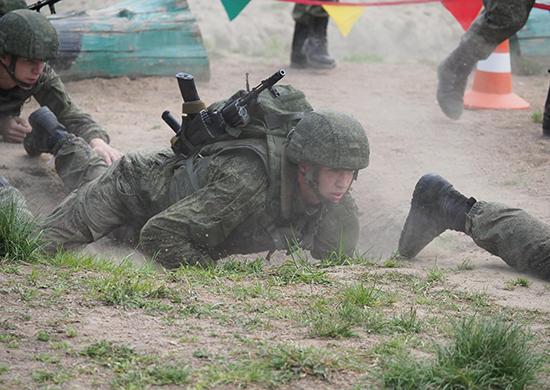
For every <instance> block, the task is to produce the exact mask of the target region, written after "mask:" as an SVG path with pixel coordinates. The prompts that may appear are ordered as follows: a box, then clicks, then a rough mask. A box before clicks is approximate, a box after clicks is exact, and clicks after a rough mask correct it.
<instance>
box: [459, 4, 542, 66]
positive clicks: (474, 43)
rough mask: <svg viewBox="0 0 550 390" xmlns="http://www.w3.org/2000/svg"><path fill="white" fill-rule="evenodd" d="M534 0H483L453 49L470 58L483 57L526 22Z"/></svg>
mask: <svg viewBox="0 0 550 390" xmlns="http://www.w3.org/2000/svg"><path fill="white" fill-rule="evenodd" d="M534 4H535V0H483V5H484V9H483V11H482V12H481V13H480V15H479V16H478V17H477V18H476V19H475V20H474V21H473V23H472V24H471V25H470V28H469V29H468V31H466V33H465V34H464V35H463V36H462V38H461V40H460V44H459V46H458V48H457V49H456V50H457V51H459V52H462V53H467V55H468V56H469V57H470V58H469V60H470V61H471V62H476V61H479V60H484V59H486V58H487V57H489V55H490V54H491V53H492V52H493V51H494V50H495V49H496V47H497V46H498V45H499V44H500V43H501V42H504V41H505V40H506V39H508V38H510V37H511V36H512V35H514V34H515V33H516V32H517V31H518V30H519V29H521V28H522V27H523V26H524V25H525V23H526V22H527V18H528V17H529V13H530V12H531V9H532V8H533V6H534Z"/></svg>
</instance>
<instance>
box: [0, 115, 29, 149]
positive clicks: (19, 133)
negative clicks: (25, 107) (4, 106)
mask: <svg viewBox="0 0 550 390" xmlns="http://www.w3.org/2000/svg"><path fill="white" fill-rule="evenodd" d="M31 130H32V128H31V126H30V125H29V122H27V121H26V120H25V119H23V118H19V117H17V116H9V117H7V118H3V119H1V120H0V134H2V136H3V137H4V140H5V141H7V142H13V143H21V142H23V139H25V135H27V133H28V132H30V131H31Z"/></svg>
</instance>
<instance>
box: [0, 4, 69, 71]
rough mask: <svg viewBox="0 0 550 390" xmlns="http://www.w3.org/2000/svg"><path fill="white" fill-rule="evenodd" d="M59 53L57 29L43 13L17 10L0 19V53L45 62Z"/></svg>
mask: <svg viewBox="0 0 550 390" xmlns="http://www.w3.org/2000/svg"><path fill="white" fill-rule="evenodd" d="M58 53H59V39H58V38H57V32H56V31H55V28H54V27H53V25H52V24H51V23H50V21H49V20H48V19H47V18H46V17H45V16H44V15H42V14H40V13H38V12H36V11H31V10H28V9H18V10H14V11H11V12H8V13H7V14H5V15H4V16H2V17H1V18H0V55H6V54H11V55H13V56H16V57H23V58H28V59H31V60H39V61H48V60H53V59H54V58H56V57H57V54H58Z"/></svg>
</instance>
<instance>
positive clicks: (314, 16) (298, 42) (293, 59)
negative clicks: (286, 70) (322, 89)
mask: <svg viewBox="0 0 550 390" xmlns="http://www.w3.org/2000/svg"><path fill="white" fill-rule="evenodd" d="M334 1H338V0H334ZM292 18H293V19H294V21H295V25H294V35H293V38H292V49H291V50H292V51H291V53H290V66H291V67H293V68H297V69H303V68H307V67H312V68H317V69H330V68H334V67H335V66H336V60H335V59H334V58H333V57H331V56H330V55H329V54H328V41H327V27H328V20H329V15H328V13H327V12H326V11H325V10H324V8H323V7H322V6H320V5H306V4H296V5H295V6H294V10H293V11H292Z"/></svg>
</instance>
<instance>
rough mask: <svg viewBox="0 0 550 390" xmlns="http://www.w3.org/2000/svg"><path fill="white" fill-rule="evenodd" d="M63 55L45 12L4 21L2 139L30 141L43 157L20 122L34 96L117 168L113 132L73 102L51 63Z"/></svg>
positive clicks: (23, 12)
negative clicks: (110, 132) (112, 144)
mask: <svg viewBox="0 0 550 390" xmlns="http://www.w3.org/2000/svg"><path fill="white" fill-rule="evenodd" d="M58 51H59V41H58V38H57V33H56V31H55V29H54V27H53V26H52V24H51V23H50V22H49V21H48V19H47V18H46V17H44V16H43V15H41V14H40V13H38V12H35V11H30V10H27V9H19V10H14V11H11V12H8V13H7V14H6V15H4V16H2V17H1V18H0V64H1V65H2V66H0V134H2V136H3V137H4V140H6V141H8V142H23V141H24V146H25V149H26V150H27V152H28V153H29V155H38V154H40V151H38V150H37V149H36V148H34V146H33V140H32V138H28V137H27V138H25V136H26V134H27V133H29V132H30V131H31V126H30V125H29V123H27V121H26V120H25V119H23V118H20V114H21V110H22V107H23V104H24V103H25V102H26V101H27V100H28V99H30V98H31V97H34V98H35V99H36V100H37V101H38V103H39V104H40V105H41V106H47V107H49V108H50V109H51V111H52V112H53V113H54V114H55V115H56V116H57V118H58V119H59V121H60V122H61V124H62V125H63V126H64V127H65V128H66V130H67V131H69V132H71V133H74V134H76V135H78V136H79V137H81V138H83V139H84V140H85V141H86V142H87V143H89V144H90V146H91V147H92V149H93V150H94V151H95V152H96V153H97V154H98V155H99V156H101V157H102V158H103V160H104V162H105V163H106V164H107V165H108V164H111V163H112V162H113V161H115V160H116V159H117V158H119V157H120V156H121V153H120V152H118V151H117V150H115V149H113V148H112V147H110V146H109V135H108V134H107V131H106V130H105V129H104V128H103V127H102V126H100V125H98V124H97V123H96V122H94V120H93V119H92V118H91V117H90V115H88V114H86V113H84V112H83V111H82V110H81V109H80V108H79V107H78V106H77V105H76V104H75V103H74V102H73V101H72V99H71V97H70V96H69V94H68V93H67V91H66V89H65V86H64V85H63V83H62V82H61V80H60V78H59V76H58V75H57V74H56V73H55V72H54V71H53V70H52V69H51V68H50V67H49V66H48V65H47V64H46V63H45V62H46V61H48V60H51V59H54V58H55V57H57V54H58ZM69 188H70V189H73V188H74V187H69Z"/></svg>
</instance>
